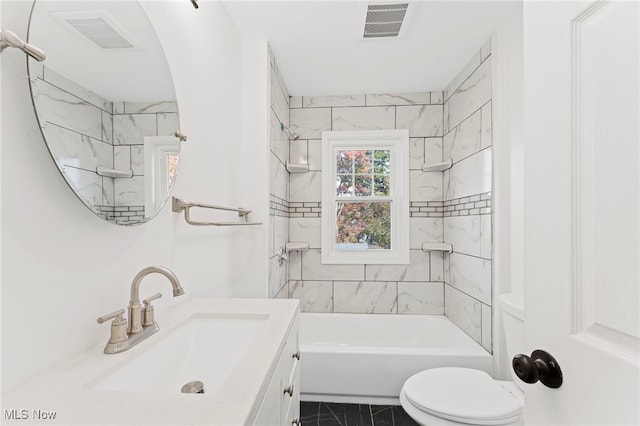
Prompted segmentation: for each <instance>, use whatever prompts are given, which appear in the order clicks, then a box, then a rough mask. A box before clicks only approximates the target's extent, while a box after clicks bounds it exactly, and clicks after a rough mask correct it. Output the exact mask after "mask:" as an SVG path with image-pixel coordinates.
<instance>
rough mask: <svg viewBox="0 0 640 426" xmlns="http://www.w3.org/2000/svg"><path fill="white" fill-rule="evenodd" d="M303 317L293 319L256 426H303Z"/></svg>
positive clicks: (255, 422) (256, 419)
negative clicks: (300, 328) (300, 341)
mask: <svg viewBox="0 0 640 426" xmlns="http://www.w3.org/2000/svg"><path fill="white" fill-rule="evenodd" d="M298 318H299V315H296V317H295V319H294V320H293V325H292V326H291V329H290V332H289V335H288V336H287V339H286V342H285V344H284V349H283V350H282V353H281V354H280V358H279V360H278V364H277V365H276V369H275V371H274V373H273V376H272V377H271V381H270V382H269V386H268V388H267V391H266V393H265V395H264V399H263V400H262V404H261V405H260V408H259V410H258V414H257V415H256V418H255V420H254V422H253V424H254V425H255V426H277V425H280V426H292V425H293V426H298V425H299V424H300V347H299V344H298V323H299V320H298Z"/></svg>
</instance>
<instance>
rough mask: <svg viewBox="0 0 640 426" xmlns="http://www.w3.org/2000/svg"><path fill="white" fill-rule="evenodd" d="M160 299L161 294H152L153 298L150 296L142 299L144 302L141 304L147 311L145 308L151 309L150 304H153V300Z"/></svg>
mask: <svg viewBox="0 0 640 426" xmlns="http://www.w3.org/2000/svg"><path fill="white" fill-rule="evenodd" d="M161 297H162V293H156V294H154V295H153V296H151V297H147V298H146V299H144V300H143V301H142V303H144V309H147V308H149V307H152V306H151V302H153V301H154V300H156V299H160V298H161Z"/></svg>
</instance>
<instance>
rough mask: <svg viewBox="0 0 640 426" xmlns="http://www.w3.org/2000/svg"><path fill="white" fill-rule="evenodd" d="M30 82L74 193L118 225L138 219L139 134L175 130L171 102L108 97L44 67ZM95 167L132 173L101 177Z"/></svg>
mask: <svg viewBox="0 0 640 426" xmlns="http://www.w3.org/2000/svg"><path fill="white" fill-rule="evenodd" d="M31 81H32V86H33V92H34V96H35V97H36V98H37V99H36V102H37V103H38V108H37V113H38V119H39V121H40V125H41V126H42V129H43V133H44V135H45V137H46V139H47V145H48V146H49V149H50V150H51V151H52V154H53V156H54V158H56V161H57V162H58V165H59V167H60V169H61V170H63V173H64V174H65V176H66V177H67V180H69V181H70V182H75V183H76V184H75V185H74V188H75V189H76V192H77V193H78V194H79V195H80V197H81V198H83V199H84V200H85V202H86V203H87V204H88V205H90V206H96V209H97V213H98V214H100V215H103V216H105V217H108V218H110V219H113V220H114V221H117V222H119V223H127V224H133V223H137V222H138V221H139V220H140V219H144V192H143V190H142V187H143V185H144V148H143V147H144V145H143V143H144V136H158V135H170V134H172V133H173V132H175V131H176V130H177V129H178V128H179V121H178V110H177V104H176V103H175V102H172V101H167V102H113V101H109V100H106V99H104V98H103V97H101V96H100V95H98V94H96V93H93V92H91V91H90V90H88V89H86V88H84V87H82V86H80V85H78V84H77V83H75V82H73V81H71V80H69V79H67V78H66V77H64V76H62V75H60V74H58V73H56V72H55V71H53V70H51V69H49V68H47V67H45V66H40V67H39V68H38V69H37V70H34V72H33V73H32V75H31ZM97 167H105V168H109V169H111V168H115V169H119V170H132V171H133V175H134V176H133V177H132V178H118V179H114V178H109V177H102V176H99V175H98V174H97V173H96V168H97ZM134 194H137V195H134ZM121 207H122V208H121ZM140 212H142V213H140Z"/></svg>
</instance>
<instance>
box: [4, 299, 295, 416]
mask: <svg viewBox="0 0 640 426" xmlns="http://www.w3.org/2000/svg"><path fill="white" fill-rule="evenodd" d="M297 312H298V301H297V300H287V299H205V298H194V299H189V300H187V301H185V302H184V303H181V304H179V305H176V306H174V307H172V308H170V309H168V310H166V311H165V312H163V314H162V316H161V317H158V318H157V321H158V324H159V325H160V331H158V333H156V334H154V335H152V336H150V337H149V338H147V339H146V340H145V341H143V342H141V343H139V344H138V345H137V346H135V347H133V348H131V349H129V350H128V351H126V352H122V353H119V354H113V355H105V354H104V353H103V349H104V345H100V346H99V347H96V348H94V349H92V350H91V351H89V352H88V353H86V354H84V355H82V356H80V357H77V358H75V359H74V360H72V361H70V362H68V363H66V364H64V365H61V366H59V367H58V368H56V369H54V370H53V371H51V372H49V373H47V374H44V375H42V376H39V377H37V378H36V379H34V380H33V381H30V382H29V383H28V384H27V385H25V386H22V387H20V388H19V389H18V390H16V391H14V392H11V393H10V394H8V395H3V397H2V400H3V401H2V421H1V422H2V424H7V425H10V424H20V425H29V424H38V425H42V424H59V425H243V424H247V423H248V422H250V421H252V420H253V418H254V417H255V415H256V413H257V410H258V408H259V404H260V402H261V398H259V396H261V395H262V393H263V392H264V391H265V390H266V388H267V386H268V384H269V383H268V380H269V378H270V377H271V375H272V374H273V371H274V369H275V366H276V363H277V361H278V356H279V354H280V352H281V351H282V349H283V346H284V342H285V337H286V336H287V333H288V330H289V327H290V326H291V323H292V319H293V318H294V317H295V315H296V313H297ZM202 313H205V314H259V315H266V316H268V319H267V321H266V323H265V325H264V328H263V329H261V331H260V333H258V335H257V336H256V337H255V338H254V340H253V341H252V343H251V344H250V346H249V348H248V349H247V351H246V352H245V353H244V355H243V356H242V358H241V359H240V361H239V363H238V364H237V366H236V367H235V368H234V369H233V371H232V372H231V373H230V375H229V376H228V378H227V380H226V381H225V383H224V385H223V386H222V388H221V390H220V391H218V392H212V393H210V394H208V393H205V394H201V395H194V394H181V393H175V394H174V393H167V392H119V391H101V390H94V389H87V383H90V382H92V381H93V380H95V378H96V377H99V376H101V375H104V374H107V373H108V372H110V371H114V370H115V369H117V368H119V367H120V366H122V365H125V364H127V363H128V362H130V361H131V360H132V359H134V358H135V357H137V356H138V355H140V354H141V353H142V352H143V351H145V349H146V348H148V347H149V345H153V344H154V343H155V342H156V341H158V340H159V339H162V338H163V336H166V335H167V334H169V332H171V331H172V330H174V329H175V328H177V327H178V326H180V325H181V324H184V323H185V322H186V321H187V320H189V318H191V317H192V316H194V315H196V314H202ZM69 338H73V336H69ZM6 410H17V412H16V414H17V417H18V419H16V420H9V419H7V418H6V415H5V414H6V413H5V411H6ZM22 410H25V411H22ZM34 410H35V411H36V412H37V411H38V410H41V411H42V412H55V419H47V420H38V419H37V417H36V418H34V414H36V413H34ZM24 416H26V418H24V419H20V417H24Z"/></svg>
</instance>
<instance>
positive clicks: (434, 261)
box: [430, 251, 449, 281]
mask: <svg viewBox="0 0 640 426" xmlns="http://www.w3.org/2000/svg"><path fill="white" fill-rule="evenodd" d="M430 256H431V263H430V265H431V280H430V281H445V276H444V256H445V255H444V253H442V252H438V251H432V252H431V253H430ZM448 261H449V257H448V256H447V264H448Z"/></svg>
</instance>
